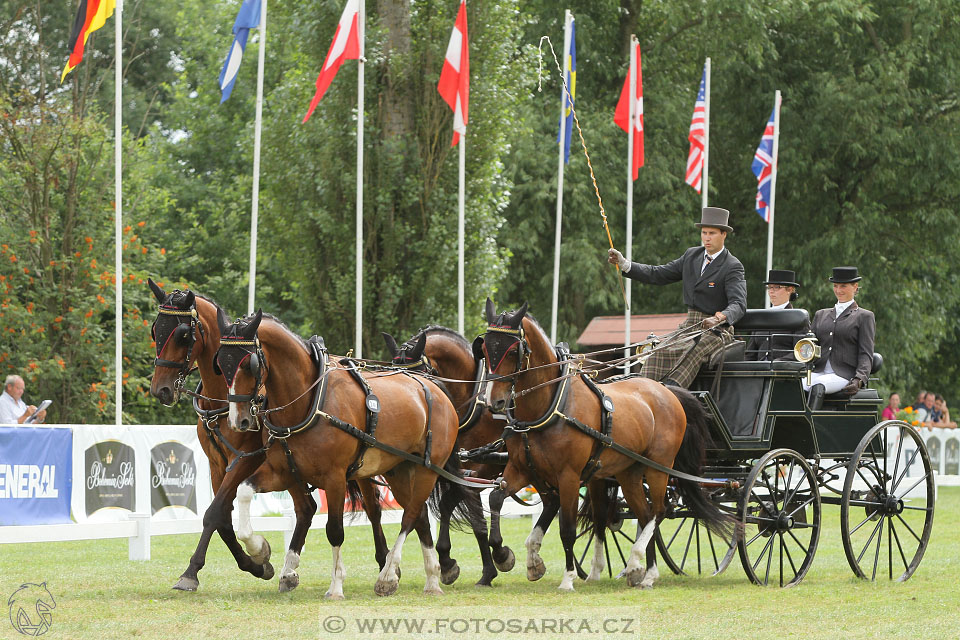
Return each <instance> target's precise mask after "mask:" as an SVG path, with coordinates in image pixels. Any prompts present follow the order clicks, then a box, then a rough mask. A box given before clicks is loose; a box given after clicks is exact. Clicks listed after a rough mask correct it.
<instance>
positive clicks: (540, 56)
mask: <svg viewBox="0 0 960 640" xmlns="http://www.w3.org/2000/svg"><path fill="white" fill-rule="evenodd" d="M544 40H546V41H547V44H549V45H550V53H552V54H553V61H554V62H555V63H556V65H557V71H559V72H560V83H561V84H562V85H563V92H564V94H566V96H567V100H568V101H569V104H570V113H572V114H573V122H574V124H576V125H577V134H578V135H579V136H580V146H581V147H582V148H583V155H584V156H586V158H587V167H588V168H589V169H590V180H591V181H592V182H593V192H594V193H596V194H597V204H599V205H600V216H601V217H602V218H603V228H604V229H605V230H606V231H607V240H609V241H610V248H611V249H613V248H614V246H613V237H612V236H611V235H610V226H609V225H608V224H607V212H606V211H605V210H604V208H603V198H601V197H600V188H599V187H598V186H597V176H596V175H595V174H594V172H593V163H592V162H591V161H590V152H589V151H588V150H587V141H586V140H584V138H583V129H581V128H580V118H578V117H577V110H576V109H575V108H574V106H573V96H572V95H571V94H570V88H569V87H567V81H566V78H564V74H563V69H561V68H560V60H558V59H557V52H556V51H554V49H553V42H552V41H551V40H550V36H541V37H540V44H539V45H538V46H537V63H538V64H539V69H538V71H537V93H543V41H544ZM613 267H614V268H616V270H617V275H618V276H619V280H618V281H619V283H620V293H621V294H623V304H624V305H625V306H626V308H627V311H629V310H630V305H629V304H628V303H627V291H626V289H624V287H623V272H622V271H620V267H619V266H618V265H613Z"/></svg>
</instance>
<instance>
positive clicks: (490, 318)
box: [487, 296, 497, 324]
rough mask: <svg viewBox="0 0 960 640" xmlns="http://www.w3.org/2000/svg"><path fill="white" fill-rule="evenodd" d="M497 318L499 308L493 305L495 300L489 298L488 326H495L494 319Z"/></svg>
mask: <svg viewBox="0 0 960 640" xmlns="http://www.w3.org/2000/svg"><path fill="white" fill-rule="evenodd" d="M496 317H497V308H496V307H495V306H494V304H493V300H491V299H490V298H489V296H488V297H487V324H493V321H494V319H496Z"/></svg>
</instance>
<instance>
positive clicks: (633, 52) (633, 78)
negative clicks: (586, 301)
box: [623, 35, 637, 373]
mask: <svg viewBox="0 0 960 640" xmlns="http://www.w3.org/2000/svg"><path fill="white" fill-rule="evenodd" d="M627 75H628V76H630V88H629V92H630V93H629V96H628V97H629V99H628V100H627V104H628V105H629V107H628V109H627V122H628V123H629V126H628V128H627V245H626V251H627V253H626V255H625V256H624V257H625V258H626V259H627V260H633V136H634V132H633V130H634V123H633V119H634V118H635V117H636V114H635V113H634V111H635V105H634V103H635V102H636V100H637V36H635V35H631V36H630V70H629V71H628V72H627ZM625 284H626V292H625V293H626V296H627V307H626V309H625V310H624V312H623V347H624V349H623V357H624V358H629V357H630V349H629V346H630V319H631V318H630V313H631V311H630V298H631V295H630V294H631V290H632V287H631V286H630V285H631V284H632V281H631V280H630V279H629V278H627V281H626V283H625ZM623 372H624V373H630V361H629V360H627V361H626V362H624V363H623Z"/></svg>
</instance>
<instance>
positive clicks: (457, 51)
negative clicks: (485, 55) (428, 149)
mask: <svg viewBox="0 0 960 640" xmlns="http://www.w3.org/2000/svg"><path fill="white" fill-rule="evenodd" d="M437 91H439V92H440V97H442V98H443V101H444V102H446V103H447V104H448V105H449V106H450V108H451V109H452V110H453V142H451V143H450V146H451V147H455V146H456V145H457V142H459V141H460V136H461V135H464V134H466V133H467V106H468V104H469V102H470V55H469V51H468V42H467V2H466V0H461V2H460V10H459V11H458V12H457V21H456V23H455V24H454V25H453V31H452V32H451V33H450V43H449V44H448V45H447V55H446V58H444V61H443V71H441V72H440V82H438V83H437Z"/></svg>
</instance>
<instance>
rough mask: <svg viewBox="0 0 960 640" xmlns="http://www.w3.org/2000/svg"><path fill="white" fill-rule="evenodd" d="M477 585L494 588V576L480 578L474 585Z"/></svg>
mask: <svg viewBox="0 0 960 640" xmlns="http://www.w3.org/2000/svg"><path fill="white" fill-rule="evenodd" d="M473 586H475V587H489V588H491V589H492V588H493V578H480V579H479V580H477V583H476V584H475V585H473Z"/></svg>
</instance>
